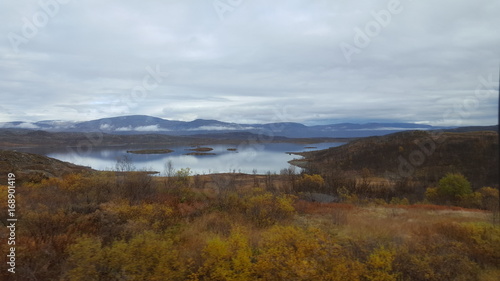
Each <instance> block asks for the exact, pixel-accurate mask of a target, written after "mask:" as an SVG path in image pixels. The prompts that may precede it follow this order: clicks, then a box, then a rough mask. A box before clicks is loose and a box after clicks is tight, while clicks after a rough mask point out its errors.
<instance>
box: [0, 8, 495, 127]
mask: <svg viewBox="0 0 500 281" xmlns="http://www.w3.org/2000/svg"><path fill="white" fill-rule="evenodd" d="M388 3H389V1H382V0H379V1H368V0H364V1H346V0H345V1H328V0H323V1H306V0H294V1H273V2H269V1H263V0H258V1H243V2H242V5H240V6H238V7H235V9H234V10H233V11H231V12H230V13H228V14H227V15H226V16H225V20H224V21H221V20H220V19H219V17H218V15H217V13H216V12H215V10H214V9H213V6H212V2H211V1H198V0H190V1H182V2H174V1H167V2H166V1H147V2H137V1H117V0H113V1H106V2H102V1H96V0H92V1H70V2H69V3H68V4H66V5H61V6H60V9H59V11H58V13H57V14H56V15H54V17H51V18H50V21H49V22H48V23H47V25H45V26H44V27H41V28H38V32H37V33H36V34H35V35H34V36H33V37H32V38H30V39H29V40H28V42H27V43H25V44H24V43H23V44H21V45H20V46H19V52H18V53H15V52H14V50H13V48H12V46H11V43H10V42H9V37H8V35H9V34H11V33H16V34H21V35H22V28H23V18H27V19H28V20H31V19H32V16H33V14H34V13H36V12H39V11H40V9H41V8H40V6H39V4H38V3H37V2H29V3H28V2H22V3H18V2H12V1H7V2H5V3H2V4H0V19H1V20H0V23H1V24H0V35H2V36H3V38H4V39H3V40H2V41H0V93H2V98H3V101H4V102H3V104H2V106H3V107H4V108H8V109H9V111H10V114H8V113H6V112H4V113H3V114H1V115H0V121H13V120H20V119H22V120H26V121H38V120H41V119H65V120H71V119H77V120H88V119H94V118H101V117H110V116H115V115H125V114H150V115H156V116H159V117H163V118H168V119H181V120H191V119H195V118H205V119H219V120H222V121H229V122H238V123H254V122H266V121H268V122H274V121H276V119H287V118H288V119H287V120H280V121H295V122H307V123H308V124H314V123H315V122H317V123H321V122H324V120H330V121H332V122H334V121H336V120H338V121H344V120H367V121H369V120H386V121H391V120H393V121H408V122H435V123H439V122H442V114H443V111H444V110H447V109H449V108H451V109H453V108H454V107H455V106H456V105H457V104H458V105H460V104H461V103H463V101H464V100H467V99H468V98H470V97H471V96H472V97H474V92H475V90H476V89H477V88H478V87H481V90H482V91H485V90H486V89H487V88H488V87H489V88H490V89H492V88H495V89H496V87H497V86H494V85H487V86H481V81H480V79H479V78H478V77H479V76H485V77H486V76H488V75H493V76H494V77H497V76H498V59H499V57H498V46H500V34H499V33H498V32H497V30H496V29H497V28H496V27H497V26H499V25H500V19H499V18H498V17H497V15H496V13H495V11H498V10H500V3H499V2H498V1H493V0H480V1H476V2H470V1H466V0H461V1H452V0H443V1H439V2H425V1H409V0H401V1H400V3H401V7H402V11H401V13H399V14H394V15H392V16H391V20H390V22H389V24H388V25H387V26H385V27H383V28H381V30H380V32H379V34H377V35H376V36H374V37H371V38H370V43H369V44H368V45H367V46H366V47H363V48H361V49H360V52H359V53H356V54H354V55H353V56H352V60H351V62H348V61H347V60H346V58H345V57H344V54H343V53H342V51H341V49H340V48H339V45H340V44H341V43H342V42H345V43H349V44H351V45H352V44H354V36H355V34H356V33H355V28H360V29H364V28H365V26H366V25H367V24H368V23H370V22H372V21H374V16H373V13H372V12H375V13H378V12H379V11H381V10H383V9H387V5H388ZM157 65H158V66H160V67H161V69H162V71H165V72H168V73H169V76H168V77H166V78H165V79H163V81H162V82H161V83H159V85H158V87H156V88H154V89H152V90H148V91H147V92H146V94H145V96H144V97H142V98H133V97H132V95H133V89H134V87H137V86H141V85H142V83H143V78H144V76H145V75H147V71H146V68H147V67H153V68H154V67H155V66H157ZM495 79H497V78H495ZM491 84H493V83H491ZM497 85H498V83H497ZM495 98H496V97H495ZM495 98H493V97H491V98H488V99H484V100H480V101H479V106H478V107H477V108H475V109H474V111H472V112H469V113H470V114H469V115H468V117H467V118H463V120H462V121H463V123H464V124H477V125H483V124H490V123H491V124H492V123H496V122H497V121H496V120H497V119H496V114H497V109H496V108H495V106H492V105H491V104H495ZM285 109H286V111H288V112H289V114H281V116H279V114H277V113H275V111H276V110H278V111H281V112H282V113H283V112H284V111H285ZM277 116H279V117H277ZM440 125H441V124H440Z"/></svg>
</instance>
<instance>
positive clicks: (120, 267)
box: [64, 231, 186, 281]
mask: <svg viewBox="0 0 500 281" xmlns="http://www.w3.org/2000/svg"><path fill="white" fill-rule="evenodd" d="M68 254H69V258H68V260H67V264H66V267H67V268H68V270H67V271H66V274H65V276H64V280H71V281H78V280H85V281H91V280H166V279H168V280H185V272H186V267H185V266H186V265H185V264H183V263H182V262H181V261H180V260H179V259H178V256H179V253H178V251H177V250H176V249H175V247H174V246H173V241H172V240H171V239H170V238H168V237H165V235H162V234H157V233H153V232H147V231H146V232H143V233H140V234H137V235H135V236H134V237H133V238H131V239H130V240H118V241H115V242H114V243H113V244H112V245H110V246H103V245H102V244H101V241H100V240H99V239H98V238H95V237H82V238H80V239H79V240H78V241H77V242H76V243H75V244H73V245H71V246H70V247H68Z"/></svg>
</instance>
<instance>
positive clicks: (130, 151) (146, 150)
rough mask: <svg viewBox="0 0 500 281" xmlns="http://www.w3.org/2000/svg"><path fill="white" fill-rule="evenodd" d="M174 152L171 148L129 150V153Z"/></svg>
mask: <svg viewBox="0 0 500 281" xmlns="http://www.w3.org/2000/svg"><path fill="white" fill-rule="evenodd" d="M171 152H174V151H173V150H171V149H140V150H127V153H133V154H167V153H171Z"/></svg>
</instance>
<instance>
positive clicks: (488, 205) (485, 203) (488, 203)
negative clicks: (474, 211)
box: [477, 187, 500, 212]
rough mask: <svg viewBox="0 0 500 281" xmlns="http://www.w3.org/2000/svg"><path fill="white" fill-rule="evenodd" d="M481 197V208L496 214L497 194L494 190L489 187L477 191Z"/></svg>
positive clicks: (497, 205) (499, 200)
mask: <svg viewBox="0 0 500 281" xmlns="http://www.w3.org/2000/svg"><path fill="white" fill-rule="evenodd" d="M477 192H478V193H480V194H481V195H482V198H481V207H482V208H483V209H486V210H489V211H492V212H498V208H499V202H500V199H499V192H498V189H496V188H491V187H483V188H481V189H479V190H478V191H477Z"/></svg>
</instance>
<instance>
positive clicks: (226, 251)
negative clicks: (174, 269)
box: [190, 227, 254, 281]
mask: <svg viewBox="0 0 500 281" xmlns="http://www.w3.org/2000/svg"><path fill="white" fill-rule="evenodd" d="M202 257H203V261H204V262H203V265H202V266H201V267H200V268H199V270H198V271H197V272H195V273H193V274H192V275H191V276H190V280H227V281H245V280H248V281H250V280H254V277H253V276H252V275H253V264H252V249H251V248H250V245H249V242H248V237H247V235H246V234H245V233H244V230H243V229H242V228H241V227H234V228H233V229H232V231H231V234H230V235H229V237H228V238H227V239H223V238H221V237H220V236H215V237H214V238H212V239H210V240H209V241H208V242H207V245H206V246H205V248H204V249H203V253H202Z"/></svg>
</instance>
